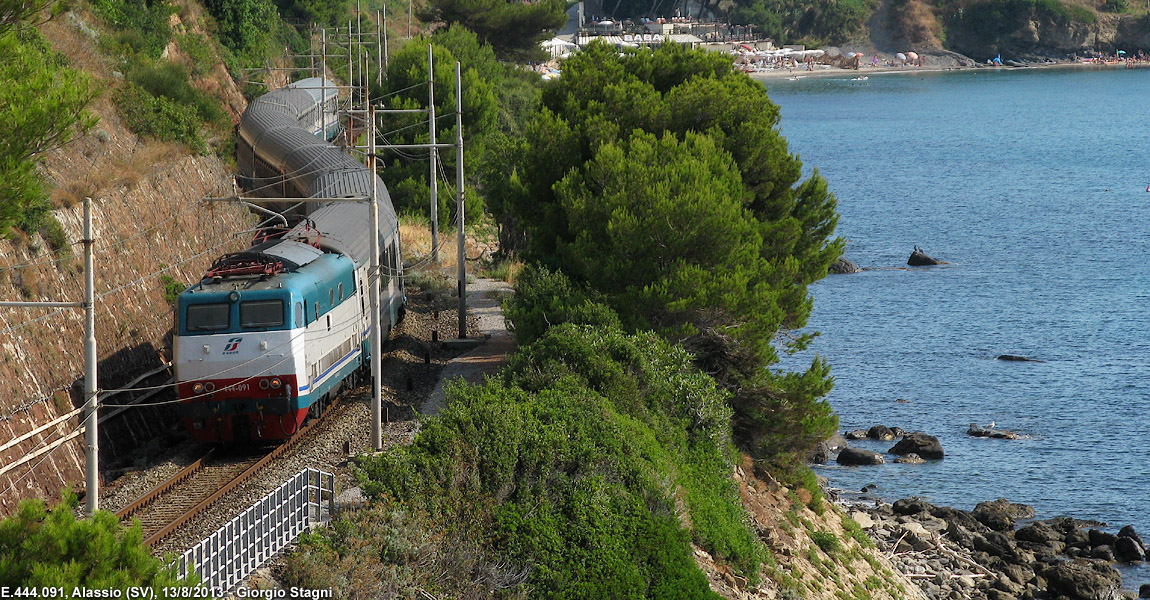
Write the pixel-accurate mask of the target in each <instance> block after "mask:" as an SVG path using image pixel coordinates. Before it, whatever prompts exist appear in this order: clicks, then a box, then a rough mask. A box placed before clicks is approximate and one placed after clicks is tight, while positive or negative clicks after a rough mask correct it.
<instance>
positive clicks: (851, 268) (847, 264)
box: [827, 256, 862, 275]
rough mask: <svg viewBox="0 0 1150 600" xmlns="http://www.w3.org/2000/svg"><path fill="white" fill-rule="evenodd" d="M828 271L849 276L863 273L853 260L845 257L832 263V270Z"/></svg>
mask: <svg viewBox="0 0 1150 600" xmlns="http://www.w3.org/2000/svg"><path fill="white" fill-rule="evenodd" d="M827 270H828V271H830V272H831V273H836V274H838V275H847V274H850V273H858V272H859V271H862V269H860V268H859V266H858V265H857V264H855V262H854V261H853V260H851V259H849V258H847V257H845V256H840V257H838V259H836V260H835V262H833V263H831V266H830V268H829V269H827Z"/></svg>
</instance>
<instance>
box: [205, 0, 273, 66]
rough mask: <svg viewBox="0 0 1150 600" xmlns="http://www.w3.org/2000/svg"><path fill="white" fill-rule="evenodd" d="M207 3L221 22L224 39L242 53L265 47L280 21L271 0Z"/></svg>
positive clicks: (253, 52) (222, 0)
mask: <svg viewBox="0 0 1150 600" xmlns="http://www.w3.org/2000/svg"><path fill="white" fill-rule="evenodd" d="M204 7H205V8H207V9H208V12H210V13H211V14H212V16H213V17H215V19H216V22H217V23H218V24H219V36H220V42H222V43H223V44H224V46H226V47H227V48H228V49H229V50H231V51H232V52H234V53H236V54H237V55H240V56H249V55H253V54H256V53H259V52H260V51H262V50H264V49H265V48H266V47H267V44H268V41H269V40H270V39H271V32H272V31H274V28H273V27H270V26H269V25H270V24H274V23H278V22H279V15H278V14H277V13H276V7H275V5H274V4H272V2H271V0H205V2H204Z"/></svg>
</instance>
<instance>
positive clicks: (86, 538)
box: [0, 491, 196, 597]
mask: <svg viewBox="0 0 1150 600" xmlns="http://www.w3.org/2000/svg"><path fill="white" fill-rule="evenodd" d="M76 506H77V501H76V496H75V495H74V494H72V493H71V492H70V491H67V492H65V494H64V499H63V501H62V502H60V503H59V504H57V505H56V506H55V507H53V508H52V509H51V510H48V509H46V507H45V506H44V502H43V501H41V500H24V501H22V502H20V505H19V507H18V508H17V510H16V514H14V515H12V516H10V517H8V518H6V519H4V520H3V521H0V587H5V588H11V589H16V587H17V586H30V587H40V586H44V587H48V586H51V587H64V588H66V589H68V590H71V589H72V588H74V587H81V588H84V589H104V590H109V591H110V590H120V591H121V592H125V591H127V590H128V589H137V590H140V591H145V592H150V593H151V594H152V597H159V593H160V590H161V589H170V588H172V587H191V586H194V585H195V584H196V581H195V577H194V576H193V577H192V578H191V579H190V580H185V581H179V580H177V579H176V576H175V574H174V573H173V572H172V571H171V570H169V569H168V568H167V566H166V564H167V563H166V562H165V561H162V560H160V559H159V558H156V557H153V556H152V555H151V552H150V551H149V550H148V548H147V547H146V546H144V545H143V544H142V543H141V541H140V539H141V538H140V525H139V524H138V523H137V524H135V525H134V526H132V527H127V528H125V527H124V526H122V525H121V524H120V522H119V520H118V519H116V517H115V515H113V514H112V513H109V512H106V511H97V513H96V514H95V515H94V516H93V517H92V518H90V519H81V520H78V519H76V516H75V510H76Z"/></svg>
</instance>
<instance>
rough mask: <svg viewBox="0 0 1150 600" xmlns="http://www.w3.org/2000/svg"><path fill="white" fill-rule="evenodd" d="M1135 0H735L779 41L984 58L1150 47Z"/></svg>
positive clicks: (749, 19) (742, 13) (737, 11)
mask: <svg viewBox="0 0 1150 600" xmlns="http://www.w3.org/2000/svg"><path fill="white" fill-rule="evenodd" d="M1148 10H1150V5H1147V4H1146V3H1145V2H1138V1H1136V0H1084V1H1079V0H736V1H735V2H734V4H733V5H732V6H731V8H730V11H729V16H730V19H731V21H732V22H735V23H741V24H752V25H754V26H755V27H756V29H757V30H758V31H760V32H764V33H765V34H766V35H768V36H770V37H772V38H773V39H774V40H775V41H776V43H789V44H793V43H797V44H808V45H811V46H816V47H818V46H826V45H835V46H844V45H845V46H849V47H859V48H864V49H866V48H874V49H875V50H878V51H880V52H887V53H894V52H906V51H910V50H914V51H917V52H920V53H935V52H943V51H953V52H958V53H961V54H964V55H967V56H970V57H973V58H975V59H977V60H980V61H981V60H984V59H986V58H988V57H993V56H995V55H997V54H999V53H1002V55H1003V58H1004V59H1005V58H1007V57H1008V56H1011V57H1024V58H1035V57H1049V58H1056V59H1065V58H1067V57H1068V56H1070V55H1075V54H1077V55H1093V53H1094V52H1103V53H1109V54H1113V53H1114V52H1115V51H1116V50H1118V49H1124V50H1125V51H1126V52H1128V53H1130V54H1136V53H1137V51H1139V50H1142V51H1150V16H1148V12H1147V11H1148Z"/></svg>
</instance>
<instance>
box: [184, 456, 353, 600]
mask: <svg viewBox="0 0 1150 600" xmlns="http://www.w3.org/2000/svg"><path fill="white" fill-rule="evenodd" d="M334 502H335V475H333V474H331V473H328V472H326V471H319V470H316V469H310V468H309V469H304V470H302V471H300V472H299V473H296V475H295V476H294V477H292V478H291V479H289V480H287V481H286V482H284V484H283V485H281V486H280V487H279V488H277V489H275V490H274V491H272V492H271V493H269V494H268V495H266V496H264V497H263V499H261V500H260V501H258V502H256V503H255V504H253V505H252V506H251V507H250V508H248V509H247V510H246V511H244V512H243V514H241V515H239V516H238V517H236V518H234V519H232V520H231V521H230V522H229V523H228V524H226V525H224V526H223V527H220V528H219V529H218V530H216V532H215V533H213V534H212V535H210V536H208V537H207V538H206V539H204V540H203V541H201V542H200V543H198V544H196V545H195V546H193V547H192V548H190V549H189V550H188V551H187V552H185V553H184V555H183V556H181V557H180V558H179V559H178V560H177V561H176V563H175V567H176V574H177V575H178V576H179V577H180V579H183V578H185V577H187V576H188V575H189V574H191V573H196V574H197V575H199V576H200V585H201V586H203V587H206V588H208V590H210V592H211V594H212V596H216V597H222V596H225V595H227V594H228V593H230V592H231V591H233V590H234V589H235V588H236V587H237V586H239V584H240V583H241V582H242V581H243V580H244V578H245V577H247V576H248V575H250V574H252V572H253V571H255V570H256V569H257V568H259V567H260V565H262V564H263V563H264V562H266V561H267V560H268V559H269V558H271V557H272V556H274V555H275V554H276V553H277V552H279V551H280V550H283V548H284V547H285V546H287V545H288V544H290V543H291V542H293V541H294V540H295V539H296V538H297V537H299V535H300V534H301V533H303V532H305V531H307V530H308V529H310V528H311V527H312V525H314V524H316V523H319V522H321V521H323V520H325V519H326V518H327V517H328V516H330V515H331V512H332V508H333V505H334Z"/></svg>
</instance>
